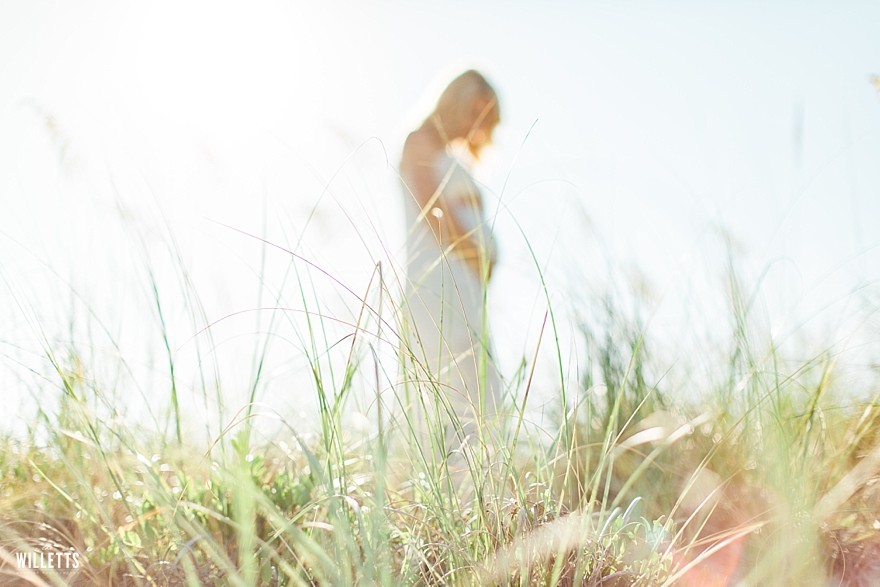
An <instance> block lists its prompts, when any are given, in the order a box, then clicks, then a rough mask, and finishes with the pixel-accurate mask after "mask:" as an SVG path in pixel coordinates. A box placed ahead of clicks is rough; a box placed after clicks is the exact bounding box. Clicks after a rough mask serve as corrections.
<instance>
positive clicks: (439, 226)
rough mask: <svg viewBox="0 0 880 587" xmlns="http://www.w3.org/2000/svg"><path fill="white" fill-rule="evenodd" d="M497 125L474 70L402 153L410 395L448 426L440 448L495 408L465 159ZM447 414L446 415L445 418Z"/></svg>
mask: <svg viewBox="0 0 880 587" xmlns="http://www.w3.org/2000/svg"><path fill="white" fill-rule="evenodd" d="M499 121H500V110H499V107H498V97H497V95H496V94H495V91H494V90H493V89H492V87H491V86H490V85H489V83H488V82H487V81H486V80H485V78H484V77H483V76H482V75H480V74H479V73H478V72H476V71H473V70H471V71H466V72H464V73H463V74H461V75H460V76H458V77H457V78H455V79H454V80H453V81H452V83H450V84H449V86H448V87H447V88H446V89H445V90H444V91H443V93H442V94H441V95H440V98H439V100H438V101H437V106H436V107H435V108H434V111H433V112H432V113H431V114H430V116H428V118H427V119H425V121H424V122H423V123H422V124H421V126H419V127H418V128H417V129H416V130H415V131H413V132H412V133H410V135H409V136H408V137H407V139H406V144H405V145H404V148H403V158H402V161H401V164H400V174H401V178H402V180H403V184H404V198H405V200H406V203H405V206H406V219H407V227H408V231H409V232H408V235H407V288H406V300H405V305H404V310H405V312H406V313H407V316H408V319H409V320H410V329H409V333H408V339H409V340H408V345H409V348H408V354H409V355H410V358H411V361H412V362H411V369H409V374H408V375H409V379H410V381H411V382H412V383H414V385H410V389H413V390H415V391H416V392H417V393H416V394H414V395H415V397H414V398H411V400H413V399H414V400H415V401H416V402H418V404H420V405H421V406H422V407H423V408H425V410H426V412H427V413H428V414H435V415H436V414H440V418H439V419H438V418H434V421H435V422H443V423H444V427H445V428H446V431H445V434H446V443H447V448H455V445H456V444H460V443H461V442H463V441H464V440H465V439H466V438H467V437H468V436H471V437H473V436H478V435H479V432H480V428H479V427H478V423H479V422H482V421H483V420H484V419H485V418H486V417H488V416H491V415H492V414H494V413H495V411H496V410H497V409H498V407H499V403H500V399H501V397H500V393H501V389H500V388H501V384H500V378H499V376H498V373H497V371H496V369H495V366H494V363H493V358H492V345H491V344H490V339H489V334H488V327H487V321H486V316H485V314H484V308H485V300H486V285H487V283H488V281H489V278H490V277H491V275H492V268H493V267H494V265H495V260H496V254H495V247H494V245H493V239H492V235H491V232H490V230H489V229H490V226H489V225H488V224H487V218H486V214H485V210H484V206H483V198H482V195H481V194H480V190H479V189H478V187H477V184H476V183H475V182H474V180H473V178H472V177H471V175H470V173H469V170H468V167H469V166H468V164H467V162H465V161H462V156H464V158H466V159H472V160H473V161H476V160H478V159H479V155H480V152H481V151H482V149H483V148H484V147H485V146H486V145H488V144H489V143H490V142H491V140H492V131H493V130H494V129H495V127H496V125H497V124H498V122H499ZM447 415H448V416H451V417H447Z"/></svg>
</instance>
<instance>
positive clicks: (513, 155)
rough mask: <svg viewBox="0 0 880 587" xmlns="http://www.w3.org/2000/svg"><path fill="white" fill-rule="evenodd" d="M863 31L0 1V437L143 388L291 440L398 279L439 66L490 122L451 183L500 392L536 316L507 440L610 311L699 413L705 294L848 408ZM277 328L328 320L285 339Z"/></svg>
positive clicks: (688, 10)
mask: <svg viewBox="0 0 880 587" xmlns="http://www.w3.org/2000/svg"><path fill="white" fill-rule="evenodd" d="M878 31H880V5H878V4H877V3H875V2H868V1H865V2H848V3H832V2H798V3H791V2H747V1H742V2H735V3H720V2H708V3H707V2H674V1H670V2H664V3H662V4H658V3H652V2H635V1H615V2H541V3H538V2H488V1H479V2H473V1H471V2H458V1H450V2H438V3H433V4H429V3H413V2H402V1H400V2H395V1H387V2H342V1H337V0H332V1H324V2H269V1H266V2H253V3H247V4H246V5H245V4H242V3H222V2H194V1H185V2H117V1H114V2H109V1H107V2H99V1H88V2H77V3H68V2H48V1H28V2H12V1H6V2H2V3H0V79H2V80H3V83H2V84H0V356H2V357H3V358H2V361H0V389H2V391H0V393H2V395H3V398H4V401H6V402H7V404H8V405H9V406H11V412H10V413H8V414H7V415H8V417H7V418H4V419H3V422H2V423H0V428H3V429H6V428H12V429H19V430H23V429H25V428H26V425H27V423H28V422H30V421H32V420H33V418H34V416H35V414H36V413H37V409H39V408H42V409H44V410H49V411H51V409H52V407H51V406H52V405H53V401H54V400H53V398H52V397H51V394H49V395H46V392H45V389H47V386H46V382H49V383H50V385H49V388H51V386H52V385H55V386H57V385H59V384H58V383H57V381H55V380H54V379H53V377H54V375H53V372H54V371H55V366H54V365H53V362H54V363H56V364H62V363H63V364H64V365H66V367H65V369H69V368H72V367H71V365H73V366H75V365H77V364H79V363H80V362H81V363H82V364H83V365H88V368H87V369H86V367H85V366H84V367H83V369H84V370H87V371H88V372H84V373H82V374H81V375H82V376H83V377H87V378H94V379H95V380H100V381H104V382H106V383H105V388H106V390H107V391H106V394H107V398H106V399H107V402H106V404H107V405H112V406H115V407H116V409H118V412H119V413H118V414H116V415H118V416H120V417H127V418H131V419H132V420H133V421H135V422H138V423H140V424H143V425H144V426H147V427H150V426H152V425H154V424H155V425H158V426H160V427H161V426H163V424H162V421H163V417H162V414H163V413H166V412H165V410H167V397H168V396H167V391H165V389H166V388H167V387H168V383H169V369H168V365H169V360H170V362H171V363H173V364H174V365H175V366H176V369H177V371H176V377H177V378H178V383H177V385H179V388H180V389H179V393H180V396H181V402H182V404H183V405H184V407H185V409H186V412H187V415H188V417H190V418H191V419H192V422H193V423H199V422H202V421H204V422H209V421H212V419H213V418H214V416H213V414H217V417H218V418H219V419H223V418H224V416H223V415H222V413H221V412H222V410H221V409H220V404H225V406H224V408H223V410H225V412H226V417H228V416H230V415H231V414H233V413H234V412H235V411H236V410H237V409H238V408H239V407H241V406H242V405H243V404H244V403H245V402H247V401H248V398H249V397H250V395H251V393H253V395H254V397H255V398H256V399H257V400H259V401H263V402H266V403H268V404H270V405H271V406H272V407H273V408H274V409H277V410H278V411H279V412H281V413H283V414H291V413H295V414H298V415H300V416H301V417H303V418H305V419H308V410H309V409H310V407H309V406H312V405H313V403H314V391H313V389H312V388H313V383H311V382H310V377H311V373H312V368H313V366H314V364H315V360H316V359H315V357H325V352H324V351H323V350H321V349H328V348H331V349H334V350H333V352H327V353H326V357H330V356H331V355H332V354H333V353H337V354H339V355H340V357H341V358H342V359H344V358H345V356H346V352H347V351H346V350H345V349H347V348H348V347H347V346H346V345H348V346H350V345H351V342H350V336H349V335H350V334H351V332H352V328H351V327H350V323H353V322H354V321H355V320H356V319H357V315H358V311H359V308H360V306H361V303H360V302H359V300H358V297H359V296H360V297H363V296H366V297H367V298H368V299H370V300H374V299H375V296H376V295H378V294H377V291H376V290H375V283H372V285H371V281H370V279H371V275H372V274H373V271H374V268H375V267H376V265H377V263H378V262H379V261H382V263H383V276H384V277H385V278H386V279H387V280H389V282H390V283H392V284H393V283H394V280H395V278H394V276H395V272H396V271H399V269H400V268H401V266H402V265H401V263H402V261H403V259H404V255H405V251H404V250H403V248H402V247H403V238H404V234H405V230H406V227H405V226H404V222H403V213H402V203H403V199H402V198H403V196H402V193H401V190H400V186H399V179H398V177H397V175H396V168H397V165H398V161H399V157H400V152H401V148H402V144H403V140H404V139H405V137H406V134H407V133H408V132H409V131H410V130H412V129H413V128H415V126H417V125H418V123H419V122H420V121H421V119H422V118H423V117H424V116H425V115H426V114H427V113H428V112H429V111H430V109H431V107H432V105H433V101H434V100H435V99H436V97H437V96H438V94H439V92H440V90H441V89H442V88H443V87H444V86H445V84H446V83H447V82H448V81H449V80H450V79H452V77H454V76H455V75H456V74H458V73H460V72H461V71H462V70H464V69H467V68H470V67H474V68H477V69H479V70H480V71H482V72H483V73H484V74H485V75H486V76H487V78H488V79H489V80H490V82H491V83H493V85H494V86H495V87H496V89H497V90H498V93H499V96H500V102H501V111H502V124H501V126H500V127H499V129H498V132H497V134H496V137H495V146H494V147H493V148H492V149H491V151H490V152H489V153H488V154H487V156H486V157H485V159H484V161H483V162H481V164H480V165H479V166H478V167H477V168H476V169H475V176H476V177H477V178H478V179H479V180H480V181H481V183H482V185H483V189H484V192H485V197H486V199H487V201H488V202H489V203H490V206H489V208H490V209H492V210H496V211H497V212H496V213H495V214H494V218H495V231H496V235H497V239H498V246H499V249H500V263H499V265H498V268H497V271H496V274H495V276H493V280H492V283H491V286H490V298H489V307H490V315H491V318H490V319H491V326H492V331H493V335H494V338H495V344H496V347H497V349H496V351H497V355H498V360H499V362H500V364H501V368H502V372H503V373H504V375H505V376H506V377H507V378H508V380H509V381H511V382H515V381H516V380H517V372H518V370H519V369H520V368H521V365H522V364H523V361H524V360H525V361H530V360H531V357H532V355H533V354H534V348H535V345H536V344H537V338H538V333H539V331H540V326H541V323H542V321H543V319H544V315H545V311H546V309H547V307H548V300H549V302H550V304H552V306H553V309H554V318H555V326H556V330H557V331H556V333H555V334H556V336H555V337H554V338H558V340H559V342H558V346H557V344H556V343H555V341H554V340H553V339H550V338H547V339H546V340H545V341H544V343H543V348H542V350H541V353H540V355H539V365H538V369H537V372H536V373H537V374H536V385H535V392H534V393H535V399H534V400H530V401H533V402H534V403H533V408H534V409H535V410H536V411H538V412H540V410H541V406H542V405H543V404H544V403H547V402H549V399H550V398H552V397H554V396H555V394H557V393H558V390H559V388H560V386H561V385H562V383H561V381H562V382H569V383H571V382H576V381H578V380H580V379H582V378H583V377H584V373H582V372H579V366H578V365H579V364H580V365H582V364H583V363H582V362H581V361H580V360H579V358H580V357H581V356H582V354H583V353H584V352H585V350H584V343H583V339H584V337H583V335H584V332H594V333H595V332H598V331H599V330H601V329H602V328H603V326H602V323H603V321H607V313H608V312H607V310H608V307H609V305H613V306H614V308H615V312H619V313H621V314H622V315H623V316H624V319H625V320H627V321H631V322H633V323H636V324H641V325H642V327H643V328H644V329H645V330H646V331H647V332H648V333H649V334H650V336H651V337H652V341H653V343H654V345H655V348H656V349H659V350H658V352H659V353H660V355H661V356H662V357H663V360H665V361H666V362H667V364H668V365H670V366H674V368H675V369H677V370H678V371H680V374H681V375H683V377H682V378H680V381H682V382H683V383H681V393H683V394H692V395H698V394H699V393H700V389H701V388H702V386H704V385H707V384H711V379H712V365H713V364H717V361H715V362H714V363H713V360H712V359H713V358H715V355H713V353H715V352H716V351H717V355H718V356H724V355H725V352H726V351H727V350H728V349H727V347H725V346H724V345H725V344H726V343H725V341H727V340H729V336H730V333H731V332H732V330H733V329H734V328H735V324H734V320H733V318H732V311H731V301H730V295H731V294H730V292H731V288H730V278H731V274H732V272H735V273H736V275H737V276H739V278H741V279H742V281H743V283H744V284H746V285H745V289H746V291H747V293H748V295H749V296H750V298H749V299H750V302H751V303H752V306H751V310H750V312H751V318H753V319H755V320H756V321H757V322H758V323H759V324H760V325H761V326H762V327H763V328H764V330H765V331H766V335H767V340H766V341H764V342H765V344H772V345H777V346H779V347H780V348H783V349H786V351H787V352H788V353H790V354H791V355H792V356H797V357H800V358H804V357H811V356H814V355H816V354H821V353H823V352H828V353H830V354H831V355H832V356H835V357H840V359H841V361H840V362H841V365H842V366H845V367H842V368H843V370H842V371H841V372H840V373H841V376H843V377H846V376H849V377H852V378H853V381H858V380H859V379H860V378H864V377H866V376H867V374H868V373H869V372H871V369H873V366H874V365H875V360H876V359H877V355H878V353H877V351H878V350H880V347H878V346H877V342H878V336H877V335H878V323H877V322H876V310H877V309H878V307H880V295H878V290H877V288H876V285H877V280H878V278H880V246H878V245H880V232H878V230H877V228H878V226H880V96H878V90H877V87H876V86H875V85H874V84H873V83H872V82H871V75H872V74H878V73H880V34H878ZM267 243H269V244H267ZM275 245H277V246H275ZM278 247H281V248H283V249H286V250H288V251H295V252H296V253H298V254H299V255H301V257H302V258H303V259H305V260H307V261H308V262H305V261H296V262H294V263H291V261H290V256H289V255H288V254H286V253H285V252H284V251H283V250H281V249H280V248H278ZM309 263H311V264H312V265H310V264H309ZM539 270H540V271H539ZM398 275H399V273H398ZM542 281H543V283H545V284H546V293H545V291H544V288H543V287H542ZM389 289H390V290H393V287H391V286H389ZM398 291H399V288H398ZM355 294H356V295H355ZM371 296H373V297H371ZM387 301H388V300H386V302H387ZM276 307H283V308H285V310H284V311H273V310H260V308H276ZM597 308H601V309H602V310H601V311H600V310H597ZM304 310H308V311H311V312H316V313H322V314H324V315H327V316H330V317H333V318H334V319H336V320H340V321H342V322H343V323H339V322H332V323H328V324H326V325H325V327H324V328H323V330H322V331H321V333H320V334H318V335H312V336H311V337H310V336H309V335H305V336H304V335H303V334H302V333H303V332H304V331H306V330H307V329H308V328H309V326H310V325H309V324H308V323H307V322H305V321H304V316H305V314H304V313H303V311H304ZM208 324H210V325H211V326H210V328H207V329H206V328H205V327H206V325H208ZM606 326H607V325H606ZM372 328H373V332H375V325H374V326H373V327H372ZM163 332H164V336H163V334H162V333H163ZM545 336H548V337H549V335H545ZM316 338H317V339H318V342H319V343H320V344H317V345H314V342H315V339H316ZM380 338H381V336H380ZM547 340H550V343H547ZM374 342H375V345H374V347H373V348H374V349H376V350H377V351H378V355H379V356H381V357H384V359H383V361H384V362H383V365H384V367H385V381H386V383H387V385H388V386H391V385H393V383H394V379H395V377H396V375H395V372H394V361H395V360H396V355H395V353H394V350H393V345H392V344H382V343H381V342H379V339H376V340H375V341H374ZM313 347H314V348H313ZM557 348H558V349H559V350H560V352H559V353H557V352H556V350H557ZM364 352H365V354H364V356H365V357H367V356H369V355H368V354H366V351H364ZM309 356H311V357H312V359H309V358H307V357H309ZM326 357H325V358H326ZM261 358H262V359H263V360H261ZM337 359H338V358H337ZM337 359H333V358H327V359H326V360H328V361H330V362H331V363H332V361H334V360H337ZM317 360H318V361H320V360H324V359H323V358H319V359H317ZM365 360H366V359H365ZM560 371H561V373H560ZM257 373H259V374H260V375H259V377H257V375H256V374H257ZM370 376H371V377H372V371H370ZM336 377H337V378H339V377H341V375H339V374H338V373H337V374H336ZM212 380H217V381H222V385H219V384H216V383H212ZM255 381H257V382H258V383H257V384H256V385H255V384H254V382H255ZM215 387H219V388H222V389H219V390H217V389H215ZM517 389H520V391H521V388H516V386H515V385H514V389H513V392H512V393H514V395H515V394H516V393H518V392H517ZM853 389H854V393H857V392H858V386H857V385H854V386H853ZM38 390H39V391H38ZM358 409H360V410H361V411H363V412H366V411H367V409H366V407H363V408H358ZM208 414H211V416H208ZM108 415H112V414H108ZM216 423H217V422H216V421H214V424H215V425H216Z"/></svg>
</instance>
